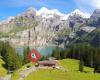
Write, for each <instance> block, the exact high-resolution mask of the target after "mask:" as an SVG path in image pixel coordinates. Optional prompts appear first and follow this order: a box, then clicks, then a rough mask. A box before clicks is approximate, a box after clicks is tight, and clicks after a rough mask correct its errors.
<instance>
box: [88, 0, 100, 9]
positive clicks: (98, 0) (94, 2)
mask: <svg viewBox="0 0 100 80" xmlns="http://www.w3.org/2000/svg"><path fill="white" fill-rule="evenodd" d="M89 4H90V5H91V6H93V7H95V8H100V0H90V1H89Z"/></svg>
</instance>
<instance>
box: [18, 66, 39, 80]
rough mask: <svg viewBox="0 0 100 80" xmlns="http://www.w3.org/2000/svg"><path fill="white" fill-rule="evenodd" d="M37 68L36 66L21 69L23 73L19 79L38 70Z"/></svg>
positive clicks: (22, 79) (21, 79)
mask: <svg viewBox="0 0 100 80" xmlns="http://www.w3.org/2000/svg"><path fill="white" fill-rule="evenodd" d="M36 70H37V68H36V67H35V66H33V67H31V68H29V69H26V70H24V71H21V72H20V73H19V74H20V75H21V78H20V79H19V80H24V78H26V77H27V76H28V75H29V74H30V73H31V72H33V71H36Z"/></svg>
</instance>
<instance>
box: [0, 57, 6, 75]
mask: <svg viewBox="0 0 100 80" xmlns="http://www.w3.org/2000/svg"><path fill="white" fill-rule="evenodd" d="M3 64H5V63H4V61H3V60H2V59H1V58H0V76H5V75H6V74H7V70H6V69H5V68H4V67H3V66H2V65H3Z"/></svg>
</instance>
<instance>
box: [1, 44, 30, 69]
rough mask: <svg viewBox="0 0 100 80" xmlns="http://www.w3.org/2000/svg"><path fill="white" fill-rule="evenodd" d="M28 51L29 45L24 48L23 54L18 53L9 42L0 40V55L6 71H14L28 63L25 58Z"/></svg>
mask: <svg viewBox="0 0 100 80" xmlns="http://www.w3.org/2000/svg"><path fill="white" fill-rule="evenodd" d="M29 52H30V48H29V47H25V48H24V52H23V56H22V55H20V54H19V53H18V52H17V51H16V50H15V48H13V47H12V46H11V45H10V44H9V42H0V56H1V58H2V59H3V60H4V61H5V64H4V65H3V66H4V67H5V68H6V69H7V70H8V71H14V70H17V69H19V68H20V67H22V66H23V65H25V64H27V63H29V62H30V61H29V59H28V58H27V55H28V53H29Z"/></svg>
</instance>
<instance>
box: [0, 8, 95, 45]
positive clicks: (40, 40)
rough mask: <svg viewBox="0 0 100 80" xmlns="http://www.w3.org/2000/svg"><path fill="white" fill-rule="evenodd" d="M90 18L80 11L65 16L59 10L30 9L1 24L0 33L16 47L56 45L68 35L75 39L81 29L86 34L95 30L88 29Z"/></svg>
mask: <svg viewBox="0 0 100 80" xmlns="http://www.w3.org/2000/svg"><path fill="white" fill-rule="evenodd" d="M89 17H90V16H89V15H88V14H87V13H84V12H81V11H80V10H78V9H76V10H74V11H73V12H71V13H69V14H64V13H61V12H60V11H58V10H57V9H47V8H45V7H42V8H41V9H40V10H36V9H35V8H33V7H30V8H29V9H27V10H26V11H25V12H23V13H22V14H20V15H17V16H16V17H12V18H9V19H8V20H5V21H3V22H1V23H0V32H1V33H2V35H3V38H5V36H6V37H8V36H9V37H8V38H9V39H7V40H8V41H9V42H10V43H11V44H13V45H15V46H25V45H28V44H29V45H30V46H33V45H35V46H44V45H55V44H56V40H57V41H59V39H60V40H63V38H64V37H65V36H66V35H67V36H69V37H70V35H71V38H73V37H74V36H75V35H76V32H77V31H78V30H80V27H81V29H82V30H84V31H85V32H91V31H92V30H94V29H95V28H93V29H92V30H89V29H90V26H89V27H86V20H88V19H87V18H89ZM82 27H83V28H82ZM72 34H73V35H72ZM2 35H1V36H2ZM5 39H6V38H5ZM68 42H70V41H68Z"/></svg>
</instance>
